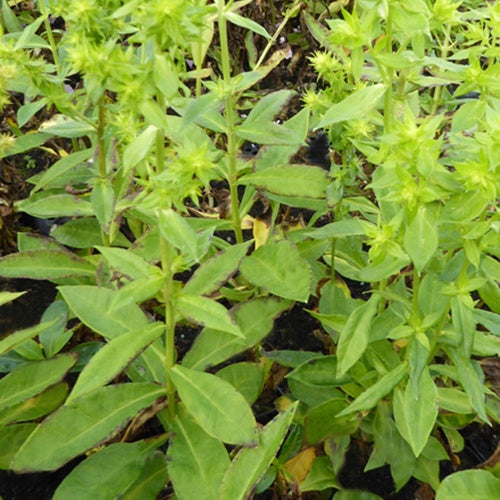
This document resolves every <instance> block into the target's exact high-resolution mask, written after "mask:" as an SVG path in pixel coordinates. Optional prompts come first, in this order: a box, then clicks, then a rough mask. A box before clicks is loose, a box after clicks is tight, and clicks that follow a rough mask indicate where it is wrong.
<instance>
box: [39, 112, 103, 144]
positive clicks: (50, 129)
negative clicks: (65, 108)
mask: <svg viewBox="0 0 500 500" xmlns="http://www.w3.org/2000/svg"><path fill="white" fill-rule="evenodd" d="M39 130H40V132H44V133H45V134H50V135H57V136H59V137H68V138H76V137H82V136H84V135H89V134H92V133H95V131H96V130H95V127H94V126H93V125H90V124H89V123H87V122H79V121H77V120H73V119H71V118H68V117H67V116H64V115H55V116H54V117H53V118H51V119H50V120H49V121H47V122H44V123H42V125H41V126H40V128H39Z"/></svg>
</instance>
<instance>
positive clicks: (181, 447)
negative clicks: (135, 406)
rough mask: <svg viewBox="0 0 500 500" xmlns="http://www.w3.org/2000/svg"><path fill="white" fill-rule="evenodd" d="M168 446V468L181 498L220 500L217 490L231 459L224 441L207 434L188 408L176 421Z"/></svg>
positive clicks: (176, 492)
mask: <svg viewBox="0 0 500 500" xmlns="http://www.w3.org/2000/svg"><path fill="white" fill-rule="evenodd" d="M172 433H173V437H172V438H171V440H170V443H169V447H168V460H169V462H168V472H169V474H170V478H171V480H172V483H173V485H174V488H175V494H176V496H177V497H178V498H179V499H180V500H182V499H186V500H190V499H191V498H203V499H205V500H219V497H218V490H219V485H220V484H221V482H222V478H223V477H224V474H225V472H226V470H227V468H228V467H229V464H230V463H231V462H230V460H229V455H228V453H227V451H226V448H225V447H224V445H223V443H222V442H221V441H219V440H218V439H216V438H214V437H212V436H210V435H209V434H207V433H206V432H205V431H204V430H203V429H202V428H201V427H200V426H199V425H198V424H197V423H196V422H195V421H194V420H193V419H192V417H191V416H190V415H189V414H188V413H187V412H186V411H181V412H180V413H179V414H178V415H177V417H176V419H175V421H174V423H173V425H172Z"/></svg>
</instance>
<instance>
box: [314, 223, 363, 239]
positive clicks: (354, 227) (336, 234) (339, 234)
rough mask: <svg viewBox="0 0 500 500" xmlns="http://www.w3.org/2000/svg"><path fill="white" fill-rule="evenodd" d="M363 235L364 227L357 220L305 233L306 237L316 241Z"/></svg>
mask: <svg viewBox="0 0 500 500" xmlns="http://www.w3.org/2000/svg"><path fill="white" fill-rule="evenodd" d="M362 234H364V231H363V227H362V226H361V224H360V223H359V221H358V220H357V219H342V220H339V221H338V222H331V223H330V224H326V225H325V226H322V227H318V228H314V229H312V230H310V231H306V232H304V236H307V237H309V238H313V239H315V240H327V239H330V238H345V237H346V236H358V235H362Z"/></svg>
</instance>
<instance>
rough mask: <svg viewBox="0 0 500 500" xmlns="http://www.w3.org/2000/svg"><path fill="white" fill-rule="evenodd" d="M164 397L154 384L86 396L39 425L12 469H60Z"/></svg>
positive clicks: (125, 386) (121, 386) (114, 388)
mask: <svg viewBox="0 0 500 500" xmlns="http://www.w3.org/2000/svg"><path fill="white" fill-rule="evenodd" d="M164 395H165V389H164V388H163V387H159V386H158V385H156V384H150V383H128V384H118V385H112V386H108V387H101V388H99V389H96V390H95V391H93V392H90V393H88V394H85V395H84V396H82V397H81V398H79V399H76V400H74V401H73V402H72V403H70V404H68V405H64V406H63V407H62V408H60V409H59V410H58V411H56V412H55V413H54V414H52V415H51V417H50V418H48V419H46V420H44V421H43V422H42V423H41V424H39V425H38V427H37V428H36V429H35V431H34V432H33V433H32V434H31V435H30V436H29V438H28V439H27V440H26V441H25V442H24V443H23V445H22V446H21V447H20V448H19V451H18V452H17V454H16V455H15V457H14V460H13V461H12V465H11V467H12V469H13V470H15V471H17V472H29V471H40V470H54V469H57V468H59V467H61V466H62V465H64V464H65V463H66V462H67V461H69V460H71V459H72V458H74V457H76V456H77V455H79V454H80V453H83V452H84V451H86V450H88V449H90V448H92V447H93V446H95V445H96V444H98V443H100V442H101V441H103V440H104V439H107V438H109V437H110V436H112V435H114V434H116V433H117V432H118V431H119V430H120V429H121V428H122V427H123V425H124V424H125V423H126V422H127V421H128V420H129V419H131V418H133V417H134V416H135V415H136V414H137V413H138V412H139V411H140V410H142V409H143V408H146V407H148V406H149V405H151V404H152V403H153V402H154V401H155V400H156V399H158V398H160V397H162V396H164Z"/></svg>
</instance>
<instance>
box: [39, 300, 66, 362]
mask: <svg viewBox="0 0 500 500" xmlns="http://www.w3.org/2000/svg"><path fill="white" fill-rule="evenodd" d="M68 317H69V309H68V306H67V305H66V304H65V303H64V302H63V301H62V300H56V301H54V302H52V304H50V306H49V307H48V308H47V309H46V310H45V312H44V313H43V316H42V319H41V322H42V323H43V322H49V321H51V322H52V321H55V323H54V324H53V325H52V326H50V327H49V328H47V329H45V331H43V332H42V333H40V342H41V344H42V345H43V351H44V353H45V356H47V357H48V358H51V357H52V356H55V355H56V354H57V353H58V352H59V351H60V350H61V349H62V348H63V346H64V345H65V344H66V342H67V341H68V340H69V339H70V338H71V336H72V335H73V332H72V331H65V329H66V323H67V322H68Z"/></svg>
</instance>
